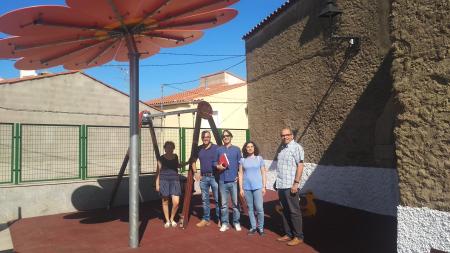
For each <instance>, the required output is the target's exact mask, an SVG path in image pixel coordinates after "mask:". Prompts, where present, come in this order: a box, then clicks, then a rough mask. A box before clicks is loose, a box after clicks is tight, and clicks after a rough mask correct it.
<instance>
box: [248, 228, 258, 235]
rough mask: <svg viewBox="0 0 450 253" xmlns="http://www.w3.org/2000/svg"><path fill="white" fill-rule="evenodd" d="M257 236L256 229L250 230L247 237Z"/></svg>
mask: <svg viewBox="0 0 450 253" xmlns="http://www.w3.org/2000/svg"><path fill="white" fill-rule="evenodd" d="M255 234H256V229H250V230H249V231H248V232H247V235H255Z"/></svg>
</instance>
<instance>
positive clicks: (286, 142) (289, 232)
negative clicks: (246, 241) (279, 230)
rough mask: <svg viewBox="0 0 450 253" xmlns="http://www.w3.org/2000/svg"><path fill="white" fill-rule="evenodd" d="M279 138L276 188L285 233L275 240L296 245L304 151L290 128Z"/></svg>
mask: <svg viewBox="0 0 450 253" xmlns="http://www.w3.org/2000/svg"><path fill="white" fill-rule="evenodd" d="M281 139H282V142H283V144H282V146H281V149H280V150H279V152H278V155H277V160H278V161H277V180H276V188H277V191H278V198H279V199H280V203H281V205H282V206H283V215H282V216H283V228H284V232H285V233H286V234H285V235H284V236H282V237H280V238H278V239H277V240H278V241H280V242H287V245H289V246H296V245H299V244H301V243H303V232H302V213H301V210H300V203H299V197H300V196H299V191H298V188H299V186H300V180H301V177H302V173H303V160H304V152H303V148H302V146H300V144H298V143H297V142H295V141H294V136H293V134H292V130H291V129H290V128H283V129H282V130H281Z"/></svg>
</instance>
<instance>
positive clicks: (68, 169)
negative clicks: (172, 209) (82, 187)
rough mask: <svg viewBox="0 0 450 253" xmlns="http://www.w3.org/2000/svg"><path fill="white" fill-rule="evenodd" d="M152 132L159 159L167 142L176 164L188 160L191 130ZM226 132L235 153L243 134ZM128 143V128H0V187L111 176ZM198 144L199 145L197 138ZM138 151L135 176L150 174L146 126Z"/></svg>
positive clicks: (152, 160) (153, 163)
mask: <svg viewBox="0 0 450 253" xmlns="http://www.w3.org/2000/svg"><path fill="white" fill-rule="evenodd" d="M154 130H155V134H156V139H157V142H158V147H159V151H160V154H161V155H162V154H164V148H163V146H164V143H165V142H166V141H172V142H174V143H175V151H174V152H175V153H176V154H177V155H178V157H179V160H180V161H186V160H188V159H189V157H190V155H191V147H192V141H193V140H192V137H193V134H194V129H193V128H167V127H166V128H161V127H155V128H154ZM203 130H210V129H201V131H203ZM231 132H232V133H233V135H234V137H233V140H232V143H233V145H236V146H238V147H239V148H241V147H242V145H243V144H244V143H245V141H246V139H247V138H248V130H245V129H231ZM129 139H130V138H129V128H128V127H119V126H85V125H42V124H39V125H38V124H0V183H15V184H19V183H25V182H37V181H51V180H68V179H86V178H97V177H109V176H117V175H118V173H119V170H120V167H121V165H122V163H123V160H124V158H125V156H126V154H127V151H128V146H129ZM198 143H199V144H201V139H200V138H199V140H198ZM140 149H141V173H144V174H145V173H154V172H156V161H157V159H156V157H155V152H154V150H153V143H152V140H151V134H150V130H149V128H148V126H144V127H143V128H142V129H141V142H140ZM186 168H187V166H186ZM127 173H128V166H127V169H126V171H125V174H127Z"/></svg>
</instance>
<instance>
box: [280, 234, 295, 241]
mask: <svg viewBox="0 0 450 253" xmlns="http://www.w3.org/2000/svg"><path fill="white" fill-rule="evenodd" d="M291 240H292V238H291V237H290V236H288V235H283V236H282V237H279V238H277V241H279V242H289V241H291Z"/></svg>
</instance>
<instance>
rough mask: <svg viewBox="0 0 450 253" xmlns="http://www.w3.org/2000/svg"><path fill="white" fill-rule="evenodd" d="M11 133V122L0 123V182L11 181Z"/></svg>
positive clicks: (12, 168)
mask: <svg viewBox="0 0 450 253" xmlns="http://www.w3.org/2000/svg"><path fill="white" fill-rule="evenodd" d="M13 133H14V125H13V124H5V123H3V124H0V184H1V183H12V182H13V175H14V174H13V170H14V167H13V165H14V161H13V158H14V155H13V152H14V149H13V143H14V138H13V137H14V136H13Z"/></svg>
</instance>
